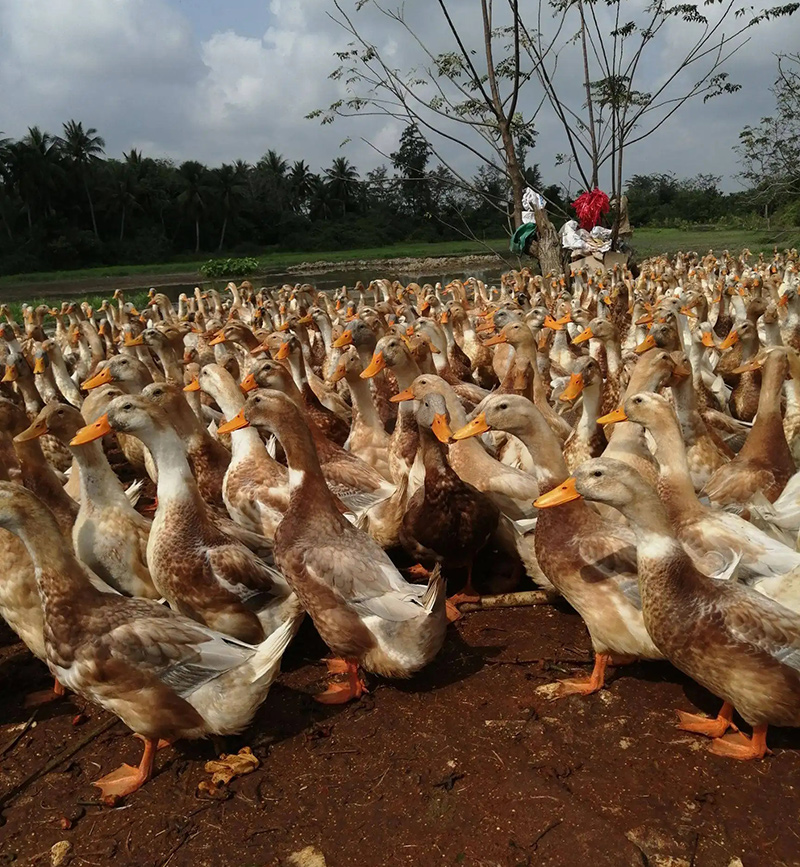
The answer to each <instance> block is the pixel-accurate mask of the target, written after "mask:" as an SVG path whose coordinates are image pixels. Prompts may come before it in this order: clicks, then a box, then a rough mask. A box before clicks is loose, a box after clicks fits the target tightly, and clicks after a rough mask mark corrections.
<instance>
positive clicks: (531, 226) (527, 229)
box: [508, 223, 536, 256]
mask: <svg viewBox="0 0 800 867" xmlns="http://www.w3.org/2000/svg"><path fill="white" fill-rule="evenodd" d="M535 238H536V223H523V224H522V225H521V226H520V227H519V229H517V231H516V232H514V234H513V235H512V236H511V242H510V243H509V245H508V248H509V250H511V252H512V253H516V254H517V255H518V256H521V255H523V254H525V253H527V252H528V249H529V248H530V246H531V241H533V240H535Z"/></svg>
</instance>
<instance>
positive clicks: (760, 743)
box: [708, 725, 771, 761]
mask: <svg viewBox="0 0 800 867" xmlns="http://www.w3.org/2000/svg"><path fill="white" fill-rule="evenodd" d="M708 749H709V750H710V751H711V752H712V753H714V755H715V756H724V757H725V758H726V759H739V760H740V761H748V760H749V759H763V758H764V756H765V755H766V754H767V753H770V754H771V750H769V749H768V748H767V727H766V726H765V725H763V726H756V727H755V728H754V729H753V737H752V738H748V737H746V736H745V735H743V734H742V733H741V732H736V734H734V735H727V736H725V737H722V738H715V739H714V740H713V741H711V744H710V746H709V748H708Z"/></svg>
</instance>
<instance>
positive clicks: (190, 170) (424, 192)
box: [0, 120, 798, 274]
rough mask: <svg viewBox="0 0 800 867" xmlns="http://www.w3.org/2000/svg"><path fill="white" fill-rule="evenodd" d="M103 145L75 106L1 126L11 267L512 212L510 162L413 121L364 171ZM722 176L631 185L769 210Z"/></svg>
mask: <svg viewBox="0 0 800 867" xmlns="http://www.w3.org/2000/svg"><path fill="white" fill-rule="evenodd" d="M104 150H105V142H104V140H103V139H102V137H101V136H100V135H98V133H97V130H95V129H93V128H91V127H88V128H87V127H84V126H83V124H82V123H80V122H78V121H74V120H70V121H69V122H67V123H65V124H64V126H63V130H62V134H61V135H58V136H57V135H53V134H51V133H49V132H45V131H43V130H41V129H39V128H38V127H31V128H30V129H29V130H28V133H27V134H26V135H25V136H24V137H22V138H21V139H19V140H16V141H12V140H10V139H2V140H0V273H5V274H9V273H18V272H22V271H35V270H41V269H67V268H73V267H84V266H91V265H101V264H113V263H145V264H146V263H151V262H158V261H166V260H169V259H171V258H174V257H181V256H185V257H187V258H197V256H198V255H213V254H216V253H222V252H224V253H225V254H226V255H231V254H233V255H237V254H238V255H250V254H256V253H261V252H263V251H265V250H267V249H269V248H274V249H277V248H280V249H286V250H308V251H311V250H335V249H345V248H359V247H374V246H382V245H385V244H390V243H393V242H396V241H435V240H447V239H463V238H464V237H465V236H466V237H476V238H497V237H500V236H502V235H503V234H504V232H505V231H506V230H507V229H508V228H509V226H510V225H511V222H510V216H511V208H512V206H511V204H510V200H511V195H510V189H509V185H508V181H507V178H506V175H505V174H503V173H502V172H501V171H500V170H496V169H494V168H493V167H492V166H487V165H484V166H482V167H481V168H480V169H479V171H478V172H477V174H476V175H475V176H474V177H473V178H471V179H468V180H465V179H463V178H461V177H456V176H455V175H453V174H451V173H450V172H449V171H448V170H447V169H445V168H444V167H442V166H441V165H435V164H434V163H435V160H434V159H433V153H432V150H431V147H430V145H429V144H428V143H427V141H426V140H425V138H423V137H422V135H421V134H420V133H419V131H418V130H417V128H416V127H415V126H413V125H412V126H409V127H407V128H406V130H405V131H404V132H403V134H402V136H401V138H400V141H399V144H398V149H397V151H395V152H394V153H392V154H391V155H390V165H389V166H381V167H379V168H376V169H373V170H372V171H369V172H367V173H364V174H362V173H360V172H359V171H358V169H357V167H356V166H354V165H352V164H351V163H350V162H349V161H348V160H347V158H346V157H336V158H335V159H334V160H333V162H332V163H331V165H330V166H329V167H328V168H326V169H323V170H322V171H318V172H315V171H314V170H313V169H312V168H311V167H310V166H309V165H308V163H306V162H305V161H304V160H302V159H301V160H295V161H294V162H290V161H289V160H288V159H286V158H285V157H284V156H282V155H281V154H279V153H277V152H276V151H274V150H268V151H267V152H266V153H265V154H264V156H263V157H262V158H261V159H260V160H258V161H257V162H256V163H255V164H249V163H247V162H244V161H243V160H237V161H235V162H231V163H225V164H223V165H221V166H218V167H215V168H209V167H207V166H205V165H203V164H202V163H200V162H198V161H196V160H187V161H186V162H183V163H181V164H179V165H176V164H175V163H173V162H172V161H170V160H166V159H155V158H152V157H148V156H145V155H144V154H142V153H141V152H139V151H137V150H131V151H130V152H129V153H126V154H124V155H123V158H122V159H114V158H107V157H106V156H105V154H104ZM522 157H523V171H524V176H525V179H526V181H527V183H529V184H530V185H531V186H533V187H534V188H536V189H538V190H541V191H542V192H544V194H545V196H546V198H547V201H548V209H549V211H550V214H551V217H552V219H553V222H554V223H555V224H556V225H557V226H558V225H561V223H562V222H563V221H564V220H565V219H568V218H570V216H574V214H573V213H572V211H571V209H570V207H569V204H568V196H567V194H566V192H565V191H564V190H562V189H561V188H560V187H558V186H557V185H551V186H545V185H544V182H543V180H542V178H541V176H540V174H539V170H538V167H537V166H536V165H532V166H531V167H529V168H528V167H525V164H524V157H525V155H524V153H523V155H522ZM719 182H720V179H719V178H717V177H713V176H707V175H701V176H698V177H696V178H692V179H689V180H681V179H677V178H675V177H674V176H672V175H670V174H656V175H635V176H633V177H632V178H631V179H630V180H629V182H628V184H627V187H626V192H627V195H628V198H629V210H630V218H631V221H632V223H633V224H634V226H646V225H660V226H671V225H681V224H685V223H714V222H717V221H719V220H721V219H726V220H731V219H742V220H744V219H746V218H747V217H748V215H752V214H755V213H756V212H760V211H762V209H763V202H762V198H763V196H762V197H761V198H760V197H759V196H756V195H754V194H752V193H742V194H725V193H722V192H720V190H719ZM773 186H774V185H773ZM756 192H757V191H756ZM782 195H783V196H784V197H786V196H790V197H791V195H795V197H796V190H794V189H793V188H791V186H790V187H789V188H788V190H786V189H783V192H782ZM773 200H774V196H773ZM791 201H795V199H791ZM787 213H788V214H789V216H790V217H791V221H792V222H794V220H795V219H797V217H798V209H797V208H795V209H794V210H793V211H792V210H791V209H789V211H788V212H787Z"/></svg>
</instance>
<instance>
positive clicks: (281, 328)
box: [278, 322, 289, 331]
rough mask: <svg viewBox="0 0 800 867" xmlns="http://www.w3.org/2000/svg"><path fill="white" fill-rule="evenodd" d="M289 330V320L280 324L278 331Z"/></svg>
mask: <svg viewBox="0 0 800 867" xmlns="http://www.w3.org/2000/svg"><path fill="white" fill-rule="evenodd" d="M288 330H289V323H288V322H284V323H283V324H281V325H279V326H278V331H288Z"/></svg>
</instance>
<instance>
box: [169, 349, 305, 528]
mask: <svg viewBox="0 0 800 867" xmlns="http://www.w3.org/2000/svg"><path fill="white" fill-rule="evenodd" d="M195 390H202V391H203V392H204V393H206V394H208V395H209V396H210V397H212V398H213V399H214V401H215V402H216V403H217V405H218V406H219V408H220V409H221V410H222V413H223V415H224V416H225V418H226V419H229V418H233V417H234V416H235V415H236V414H237V413H238V412H239V410H240V409H241V408H242V406H244V401H245V398H244V395H243V394H242V389H241V388H240V387H239V386H238V385H237V384H236V380H235V379H234V378H233V377H232V376H231V374H230V373H229V372H228V371H227V370H225V368H224V367H222V366H221V365H219V364H206V365H205V366H204V367H202V368H201V369H200V371H199V372H198V375H197V376H196V377H195V378H194V379H193V380H192V382H190V383H189V384H188V385H186V386H185V387H184V391H189V392H191V391H195ZM230 439H231V458H230V464H229V465H228V468H227V471H226V473H225V476H224V479H223V482H222V498H223V500H224V502H225V507H226V508H227V510H228V513H229V514H230V515H231V517H232V518H233V520H234V521H236V522H237V523H238V524H240V525H241V526H242V527H245V528H246V529H248V530H250V531H252V532H253V533H261V534H263V535H264V536H265V537H266V538H267V539H270V540H271V539H274V537H275V531H276V530H277V528H278V525H279V524H280V522H281V521H282V520H283V515H284V513H285V512H286V509H287V508H288V506H289V483H288V476H287V471H286V467H284V466H282V465H281V464H279V463H278V462H277V461H276V460H275V459H274V458H273V457H272V455H270V453H269V451H268V450H267V449H266V448H265V447H264V443H263V442H262V440H261V437H260V436H259V435H258V432H257V431H256V430H255V429H252V428H244V429H242V430H241V431H234V432H233V433H232V434H231V437H230Z"/></svg>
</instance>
